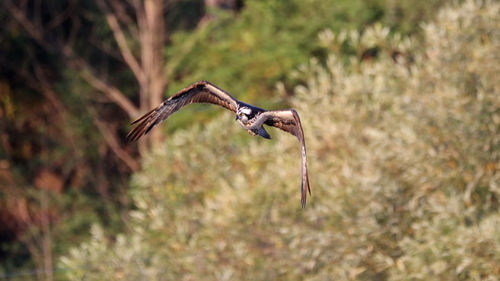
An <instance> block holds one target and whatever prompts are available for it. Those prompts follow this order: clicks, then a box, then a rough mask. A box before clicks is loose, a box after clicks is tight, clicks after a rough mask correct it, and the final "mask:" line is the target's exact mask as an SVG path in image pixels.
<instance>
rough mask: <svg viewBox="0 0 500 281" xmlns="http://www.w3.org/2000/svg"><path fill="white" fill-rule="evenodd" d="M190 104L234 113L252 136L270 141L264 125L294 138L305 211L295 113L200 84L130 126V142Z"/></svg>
mask: <svg viewBox="0 0 500 281" xmlns="http://www.w3.org/2000/svg"><path fill="white" fill-rule="evenodd" d="M191 103H211V104H216V105H219V106H222V107H224V108H226V109H229V110H231V111H233V112H234V113H236V120H237V121H238V123H239V124H240V125H241V126H242V127H243V128H244V129H246V130H247V131H248V133H249V134H251V135H253V136H261V137H263V138H266V139H271V136H270V135H269V134H268V133H267V131H266V129H265V128H264V125H268V126H274V127H277V128H280V129H281V130H283V131H285V132H288V133H290V134H292V135H294V136H296V137H297V138H298V140H299V142H300V144H301V150H302V187H301V193H302V197H301V202H302V207H305V204H306V197H307V190H308V191H309V193H311V189H310V186H309V176H308V173H307V158H306V147H305V140H304V132H303V130H302V125H301V123H300V119H299V115H298V113H297V112H296V111H295V110H294V109H289V110H278V111H269V110H265V109H262V108H258V107H256V106H253V105H250V104H246V103H244V102H241V101H239V100H237V99H235V98H234V97H232V96H231V95H230V94H229V93H227V92H226V91H224V90H222V89H220V88H218V87H217V86H215V85H214V84H212V83H210V82H207V81H199V82H196V83H193V84H192V85H190V86H189V87H186V88H184V89H182V90H180V91H179V92H177V93H176V94H175V95H173V96H171V97H170V98H168V99H167V100H165V101H164V102H162V103H161V104H160V106H158V107H157V108H155V109H153V110H151V111H150V112H148V113H146V114H145V115H143V116H142V117H140V118H139V119H137V120H136V121H134V122H133V123H132V124H136V123H137V124H138V125H137V126H136V127H135V128H134V129H132V130H131V131H130V132H129V133H128V134H127V139H128V140H129V141H135V140H138V139H139V138H140V137H141V136H143V135H145V134H147V133H148V132H149V131H150V130H151V129H152V128H153V127H154V126H156V125H158V124H159V123H160V122H162V121H163V120H165V119H167V118H168V117H169V116H170V115H171V114H173V113H174V112H176V111H177V110H179V109H180V108H181V107H183V106H185V105H188V104H191Z"/></svg>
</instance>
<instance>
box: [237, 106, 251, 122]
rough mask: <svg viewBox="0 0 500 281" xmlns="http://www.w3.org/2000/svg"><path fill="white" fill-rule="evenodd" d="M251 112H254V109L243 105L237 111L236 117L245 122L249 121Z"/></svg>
mask: <svg viewBox="0 0 500 281" xmlns="http://www.w3.org/2000/svg"><path fill="white" fill-rule="evenodd" d="M251 114H252V109H250V108H248V107H246V106H242V107H239V108H238V110H237V111H236V119H237V120H240V121H241V122H243V123H245V122H247V121H248V119H249V118H250V115H251Z"/></svg>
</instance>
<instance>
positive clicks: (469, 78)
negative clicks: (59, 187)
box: [60, 0, 500, 280]
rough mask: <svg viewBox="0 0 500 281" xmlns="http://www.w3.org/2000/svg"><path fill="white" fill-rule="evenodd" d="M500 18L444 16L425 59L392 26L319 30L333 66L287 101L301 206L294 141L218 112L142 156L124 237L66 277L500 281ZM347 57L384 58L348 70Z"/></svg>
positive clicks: (90, 254) (317, 69) (84, 251)
mask: <svg viewBox="0 0 500 281" xmlns="http://www.w3.org/2000/svg"><path fill="white" fill-rule="evenodd" d="M252 5H254V4H252ZM255 5H257V4H255ZM499 12H500V4H499V3H498V2H497V1H484V2H480V1H473V0H469V1H465V2H464V3H462V4H461V5H458V6H457V5H456V6H453V7H448V8H444V9H442V10H441V11H440V12H439V14H438V17H437V19H436V20H435V21H434V22H433V23H430V24H427V25H425V26H424V34H423V38H424V41H422V42H419V46H421V49H418V50H415V46H416V44H417V43H416V42H415V40H414V39H412V38H413V37H406V36H400V35H398V34H390V32H389V29H387V28H385V27H384V26H383V25H374V26H373V27H371V28H367V29H366V30H364V32H362V33H360V32H358V31H352V32H351V31H348V32H338V33H337V32H332V31H329V30H326V31H323V32H321V33H320V40H319V43H318V44H319V45H322V46H324V47H325V48H327V49H328V50H330V51H329V54H328V56H327V58H326V59H325V60H318V59H312V60H310V62H309V63H308V64H306V65H303V66H302V67H300V68H299V69H298V70H297V71H296V73H295V77H296V78H297V79H299V80H301V81H304V85H302V86H298V87H296V88H295V90H294V92H295V94H296V95H295V96H294V98H293V99H292V104H293V106H294V107H295V108H296V109H297V110H298V111H299V113H300V115H301V119H302V122H303V126H304V128H305V135H306V141H307V145H308V153H309V154H308V156H309V163H310V170H311V176H310V178H311V184H312V192H313V195H312V198H310V200H309V202H308V206H307V207H306V209H304V210H302V209H301V208H300V194H299V185H300V183H299V181H300V163H299V159H300V153H299V148H298V147H299V146H298V144H297V141H296V139H295V138H294V137H292V136H290V135H285V134H284V133H282V132H279V131H278V130H271V131H270V133H271V135H272V136H273V140H272V141H267V140H263V139H257V138H249V137H248V135H247V134H246V133H245V132H244V131H243V130H241V129H240V128H239V126H237V125H236V124H235V123H234V120H233V116H231V114H225V115H223V116H221V117H220V118H217V119H215V120H213V121H212V122H209V123H206V124H204V125H195V126H193V127H192V128H189V129H186V130H182V131H181V130H179V131H177V132H176V133H175V134H174V135H172V136H171V137H170V139H169V140H168V142H167V144H165V146H164V147H159V148H158V149H157V150H156V151H154V152H153V153H151V154H150V155H149V156H148V157H145V159H144V161H143V170H142V171H141V172H139V173H137V174H136V175H135V176H134V177H133V185H134V188H133V189H132V191H131V193H132V194H131V195H132V198H133V200H134V203H135V206H136V209H135V210H133V211H131V212H130V217H131V219H130V221H129V224H128V231H127V232H125V233H123V234H120V235H118V236H117V237H116V239H111V238H110V237H109V235H108V234H107V233H106V232H107V231H104V230H103V229H102V227H100V226H98V225H95V226H94V227H93V228H92V238H91V239H90V240H89V241H88V242H85V243H83V244H81V245H80V246H79V247H77V248H74V249H72V250H71V251H70V253H69V254H68V255H67V256H66V257H64V258H63V259H62V260H61V263H60V265H61V266H63V267H65V268H66V267H67V268H68V269H69V270H68V272H67V273H68V277H69V278H70V279H71V280H83V279H84V280H137V279H147V280H354V279H355V280H498V276H500V213H499V196H500V186H499V182H500V170H499V165H500V134H499V132H500V98H499V97H498V93H499V90H500V83H499V82H498V79H497V78H498V77H497V76H498V73H499V72H500V69H499V68H500V57H499V53H498V48H499V46H500V34H499V33H498V26H499V24H500V17H498V15H499V14H500V13H499ZM263 18H265V15H263ZM346 44H348V45H350V46H352V48H353V50H354V51H355V53H365V52H366V50H369V49H376V50H378V55H377V56H376V57H372V58H370V59H367V58H366V57H365V59H360V58H359V57H358V56H351V58H350V59H348V60H344V59H342V58H341V52H342V51H341V49H342V46H345V45H346ZM268 78H269V77H268ZM233 85H234V84H233ZM278 89H281V91H284V90H283V89H284V87H283V85H280V86H279V87H278Z"/></svg>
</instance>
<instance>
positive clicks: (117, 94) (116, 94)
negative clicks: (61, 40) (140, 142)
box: [66, 49, 139, 118]
mask: <svg viewBox="0 0 500 281" xmlns="http://www.w3.org/2000/svg"><path fill="white" fill-rule="evenodd" d="M66 52H69V53H71V54H72V52H71V51H70V50H69V49H66ZM71 56H72V57H73V58H72V59H71V62H72V63H73V64H74V65H75V66H76V67H77V68H78V69H79V70H80V71H81V76H82V78H83V79H85V81H87V83H89V84H90V85H92V87H94V88H96V89H97V90H99V91H101V92H103V93H104V94H105V95H106V96H108V98H109V99H110V100H111V101H113V102H114V103H116V104H117V105H118V106H119V107H121V108H122V109H123V110H124V111H125V112H126V113H127V115H128V116H130V117H131V118H135V117H137V115H139V109H138V108H137V107H136V106H135V105H134V104H133V103H132V102H131V101H130V100H129V99H128V98H127V97H126V96H125V95H124V94H123V93H122V92H121V91H120V90H118V89H117V88H115V87H113V86H111V85H109V84H108V83H106V82H104V81H103V80H101V79H100V78H98V77H97V76H96V75H95V74H94V72H93V70H92V68H91V67H90V66H89V65H88V64H87V63H86V62H85V61H84V60H83V59H82V58H79V57H75V55H71Z"/></svg>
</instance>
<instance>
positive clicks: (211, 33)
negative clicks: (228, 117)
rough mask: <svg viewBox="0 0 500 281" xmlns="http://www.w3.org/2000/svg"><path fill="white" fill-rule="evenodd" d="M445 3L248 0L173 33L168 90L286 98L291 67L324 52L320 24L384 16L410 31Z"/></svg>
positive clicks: (337, 25)
mask: <svg viewBox="0 0 500 281" xmlns="http://www.w3.org/2000/svg"><path fill="white" fill-rule="evenodd" d="M400 2H401V3H400ZM445 2H446V1H443V0H432V1H418V0H408V1H391V0H374V1H364V0H335V1H333V0H328V1H324V0H307V1H304V0H291V1H289V0H271V1H245V8H244V9H243V10H242V11H241V13H239V14H233V13H229V12H226V13H224V12H222V11H220V12H219V13H217V17H216V18H215V19H214V20H213V21H211V22H209V23H207V24H205V25H202V26H200V28H198V29H196V30H194V31H189V32H187V31H186V32H182V31H181V32H177V33H175V34H174V35H173V36H172V44H171V45H170V46H169V47H168V48H167V58H168V62H167V68H168V76H169V79H170V83H169V85H168V87H169V92H170V93H174V92H175V91H177V90H179V89H182V88H184V87H185V86H186V85H189V84H191V83H193V82H194V81H198V80H208V81H212V82H213V83H216V84H217V85H218V86H220V87H222V88H223V89H228V90H229V91H230V92H231V93H234V95H235V96H236V97H238V98H240V99H242V100H246V101H248V102H258V103H259V104H260V105H261V106H262V107H264V108H266V107H268V108H269V107H271V108H277V107H280V106H282V105H284V104H285V103H286V102H288V101H287V99H288V98H289V96H290V95H291V94H292V93H293V91H292V88H293V86H295V85H297V83H298V82H299V81H296V80H295V79H292V78H291V77H290V76H289V75H288V74H289V72H290V70H291V69H294V68H296V67H298V66H299V65H300V64H302V63H304V62H306V61H307V60H308V59H309V58H310V57H311V56H314V57H318V58H320V59H324V58H325V57H326V54H327V52H326V50H325V49H324V48H323V46H321V45H319V44H318V41H317V39H316V37H317V34H318V32H320V31H321V30H324V29H327V28H328V29H331V30H333V31H340V30H344V29H355V30H362V29H363V28H364V27H365V26H366V25H369V24H373V23H375V22H381V23H383V24H385V25H386V26H389V27H390V28H392V29H393V31H400V32H403V33H404V34H406V33H413V32H416V31H418V29H419V26H418V23H419V22H421V21H422V20H428V19H430V18H432V16H433V15H434V14H435V12H433V9H435V8H437V7H439V6H440V5H442V4H443V3H445ZM278 81H281V82H285V84H286V85H287V92H286V93H284V94H283V95H281V96H279V97H277V96H276V93H275V91H274V85H275V84H276V83H277V82H278ZM280 103H281V104H280ZM203 108H204V107H190V108H187V109H186V110H183V111H181V112H179V113H178V114H177V116H176V118H175V120H172V121H170V122H168V123H167V124H168V126H167V130H170V131H173V130H175V129H177V128H183V127H186V126H189V124H191V123H192V122H193V119H195V122H199V121H203V120H210V118H209V117H210V116H213V115H214V114H216V113H214V111H209V112H206V111H203ZM200 111H201V112H200ZM194 112H196V113H197V114H196V115H195V116H193V113H194ZM200 113H201V114H200Z"/></svg>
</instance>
